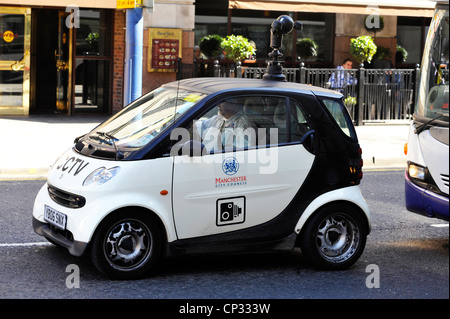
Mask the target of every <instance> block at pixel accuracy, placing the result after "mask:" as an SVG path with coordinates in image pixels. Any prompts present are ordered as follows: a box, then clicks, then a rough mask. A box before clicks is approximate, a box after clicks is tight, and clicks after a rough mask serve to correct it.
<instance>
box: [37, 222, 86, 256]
mask: <svg viewBox="0 0 450 319" xmlns="http://www.w3.org/2000/svg"><path fill="white" fill-rule="evenodd" d="M33 229H34V231H35V232H36V234H38V235H41V236H44V237H45V238H47V239H49V240H50V241H51V242H54V243H55V244H57V245H60V246H62V247H64V248H67V249H68V250H69V252H70V254H72V255H74V256H81V255H83V253H84V251H85V250H86V247H87V245H88V244H87V243H85V242H81V241H76V240H73V236H72V234H71V233H70V232H69V231H64V232H62V231H58V230H57V229H54V228H52V227H51V226H50V225H49V224H47V223H43V222H41V221H39V220H37V219H36V218H35V217H33Z"/></svg>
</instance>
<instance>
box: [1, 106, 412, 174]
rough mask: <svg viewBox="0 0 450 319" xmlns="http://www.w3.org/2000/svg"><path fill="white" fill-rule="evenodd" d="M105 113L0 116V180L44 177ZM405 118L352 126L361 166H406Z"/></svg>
mask: <svg viewBox="0 0 450 319" xmlns="http://www.w3.org/2000/svg"><path fill="white" fill-rule="evenodd" d="M106 118H107V117H105V116H58V115H31V116H28V117H4V118H0V180H5V179H6V180H7V179H45V178H46V176H47V173H48V170H49V168H50V166H51V165H53V163H54V162H55V160H56V159H57V158H58V157H59V156H60V155H61V154H62V153H63V152H64V151H65V150H67V149H68V148H70V147H72V146H73V141H74V139H75V138H76V137H78V136H80V135H83V134H85V133H87V132H89V131H90V130H92V129H93V128H95V127H96V126H97V125H98V124H99V123H101V122H102V121H104V120H105V119H106ZM408 123H409V122H408V121H391V122H386V123H372V124H365V125H363V126H357V127H356V133H357V135H358V139H359V142H360V145H361V148H362V150H363V153H362V156H363V160H364V167H363V169H364V170H373V169H402V168H405V167H406V156H405V154H404V153H403V147H404V145H405V143H406V141H407V139H408V129H409V126H408Z"/></svg>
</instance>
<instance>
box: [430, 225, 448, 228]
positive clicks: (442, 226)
mask: <svg viewBox="0 0 450 319" xmlns="http://www.w3.org/2000/svg"><path fill="white" fill-rule="evenodd" d="M431 226H432V227H440V228H444V227H448V224H431Z"/></svg>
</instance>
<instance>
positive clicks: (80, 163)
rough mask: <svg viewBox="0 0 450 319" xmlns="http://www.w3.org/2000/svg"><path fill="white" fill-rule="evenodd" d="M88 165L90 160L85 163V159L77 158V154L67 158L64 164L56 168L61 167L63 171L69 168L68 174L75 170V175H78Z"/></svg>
mask: <svg viewBox="0 0 450 319" xmlns="http://www.w3.org/2000/svg"><path fill="white" fill-rule="evenodd" d="M88 165H89V162H86V163H85V161H84V160H82V159H81V158H76V157H75V156H73V157H70V158H68V159H66V160H65V161H64V162H63V163H62V164H60V165H58V166H57V167H56V169H57V170H59V169H61V171H63V172H65V171H67V170H69V171H68V172H67V173H68V174H70V173H71V172H72V171H73V176H77V175H78V174H79V173H80V172H81V171H82V170H83V169H84V168H85V167H86V166H88Z"/></svg>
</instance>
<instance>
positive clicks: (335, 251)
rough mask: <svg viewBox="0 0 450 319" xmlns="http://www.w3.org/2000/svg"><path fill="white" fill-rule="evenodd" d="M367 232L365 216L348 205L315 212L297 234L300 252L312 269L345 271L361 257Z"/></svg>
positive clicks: (325, 208)
mask: <svg viewBox="0 0 450 319" xmlns="http://www.w3.org/2000/svg"><path fill="white" fill-rule="evenodd" d="M367 233H368V228H367V222H366V220H365V216H364V215H363V214H362V213H361V212H359V211H358V210H357V209H355V208H354V207H352V206H350V205H348V204H343V203H340V204H332V205H328V206H326V207H323V208H321V209H319V210H318V211H317V212H316V213H315V214H314V215H313V216H312V217H311V218H310V220H309V221H308V222H307V224H306V225H305V227H304V228H303V230H302V232H301V233H300V248H301V250H302V253H303V255H304V256H305V257H306V259H307V260H308V261H309V262H310V263H311V264H313V265H314V266H316V267H318V268H321V269H326V270H340V269H346V268H348V267H349V266H351V265H353V264H354V263H355V262H356V261H357V260H358V259H359V257H360V256H361V254H362V252H363V250H364V247H365V245H366V238H367Z"/></svg>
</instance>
